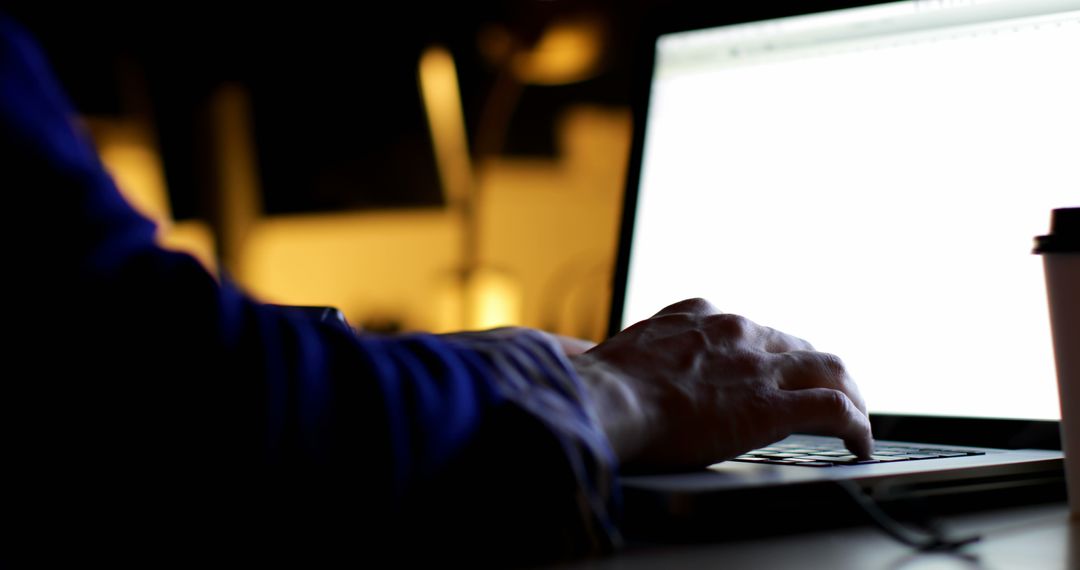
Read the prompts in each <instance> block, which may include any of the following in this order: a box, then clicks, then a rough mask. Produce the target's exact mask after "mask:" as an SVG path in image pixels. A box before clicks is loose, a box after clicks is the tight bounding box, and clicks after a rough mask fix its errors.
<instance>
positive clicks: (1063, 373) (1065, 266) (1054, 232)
mask: <svg viewBox="0 0 1080 570" xmlns="http://www.w3.org/2000/svg"><path fill="white" fill-rule="evenodd" d="M1035 253H1036V254H1039V255H1042V258H1043V270H1044V274H1045V276H1046V294H1047V300H1048V302H1049V307H1050V328H1051V332H1052V335H1053V338H1054V362H1055V364H1056V367H1057V382H1058V395H1059V397H1060V401H1061V445H1062V450H1063V451H1064V452H1065V478H1066V485H1067V487H1068V493H1069V510H1070V511H1071V513H1072V516H1073V518H1077V519H1080V208H1061V209H1057V210H1054V211H1053V214H1052V217H1051V221H1050V233H1049V234H1047V235H1044V236H1039V237H1037V238H1035Z"/></svg>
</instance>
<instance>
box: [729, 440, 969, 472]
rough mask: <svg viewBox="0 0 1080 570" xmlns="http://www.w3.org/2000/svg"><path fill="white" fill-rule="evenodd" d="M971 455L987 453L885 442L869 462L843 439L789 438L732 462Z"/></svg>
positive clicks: (829, 463) (825, 463) (826, 462)
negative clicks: (860, 456)
mask: <svg viewBox="0 0 1080 570" xmlns="http://www.w3.org/2000/svg"><path fill="white" fill-rule="evenodd" d="M969 455H985V453H984V452H982V451H970V450H966V449H945V448H940V447H932V448H928V447H917V446H913V445H905V444H898V443H887V442H883V443H881V444H875V445H874V451H873V452H872V454H871V456H870V457H871V458H870V459H863V460H860V459H858V458H857V457H855V456H854V455H853V454H852V453H851V452H850V451H848V450H847V448H846V447H844V443H843V442H842V441H840V440H835V441H827V442H822V441H821V440H819V439H814V440H807V441H799V440H798V439H797V438H788V439H785V440H783V441H782V442H778V443H774V444H773V445H770V446H768V447H762V448H761V449H755V450H753V451H750V452H747V453H745V454H743V455H740V456H738V457H736V458H734V459H732V461H743V462H748V463H770V464H777V465H799V466H801V467H833V466H836V465H870V464H873V463H892V462H894V461H921V460H923V459H942V458H950V457H967V456H969Z"/></svg>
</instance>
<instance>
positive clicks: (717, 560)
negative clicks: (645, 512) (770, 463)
mask: <svg viewBox="0 0 1080 570" xmlns="http://www.w3.org/2000/svg"><path fill="white" fill-rule="evenodd" d="M731 516H737V515H736V514H732V515H731ZM941 522H942V525H943V527H944V529H945V531H946V533H947V534H949V535H954V536H960V535H968V534H977V535H980V536H981V537H982V540H981V541H979V542H976V543H974V544H971V545H969V546H966V547H964V548H962V549H961V550H959V551H957V552H955V553H920V552H917V551H914V550H912V549H911V548H909V547H906V546H904V545H902V544H899V543H897V542H895V541H894V540H892V539H891V538H889V537H888V536H886V535H885V534H883V533H881V532H880V531H878V530H877V529H876V528H874V527H871V526H861V527H854V528H846V529H833V530H828V531H821V532H813V533H803V534H794V535H786V536H775V537H761V538H755V539H752V540H736V541H730V542H714V543H709V544H700V543H699V544H677V545H672V544H633V545H629V546H627V547H626V549H624V550H623V551H622V552H621V553H619V554H617V555H615V556H612V557H610V558H606V559H602V560H590V561H582V562H577V563H573V564H567V565H563V566H560V567H561V568H581V569H585V568H589V569H603V568H612V569H615V568H618V569H639V568H640V569H648V568H706V567H707V568H724V569H730V568H755V569H757V568H767V569H769V570H776V569H781V570H782V569H796V568H797V569H800V570H802V569H808V568H812V569H817V568H821V569H828V570H846V569H850V570H872V569H889V570H900V569H903V570H922V569H929V568H933V569H935V570H937V569H964V570H971V569H978V568H993V569H1013V568H1016V569H1024V570H1028V569H1037V570H1042V569H1048V570H1058V569H1062V570H1066V569H1067V570H1080V520H1071V521H1070V519H1069V511H1068V507H1067V506H1066V505H1065V504H1064V503H1053V504H1048V505H1039V506H1032V507H1021V508H1010V509H1001V510H994V511H987V512H982V513H975V514H966V515H962V516H952V517H943V518H942V520H941Z"/></svg>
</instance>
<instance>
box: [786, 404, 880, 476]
mask: <svg viewBox="0 0 1080 570" xmlns="http://www.w3.org/2000/svg"><path fill="white" fill-rule="evenodd" d="M782 393H783V394H784V399H783V402H784V404H783V405H785V406H786V410H787V414H786V417H785V422H786V425H785V426H784V428H786V430H790V433H797V432H802V433H813V434H817V435H831V436H834V437H839V438H840V439H843V440H844V445H846V446H847V448H848V449H849V450H851V452H852V453H854V454H855V455H857V456H859V457H860V458H864V459H865V458H868V457H870V453H871V451H872V450H873V447H874V436H873V433H872V430H871V428H870V418H869V417H867V416H866V414H864V413H863V412H862V411H861V410H859V409H858V408H857V407H855V404H854V403H853V402H852V401H851V399H850V398H848V397H847V395H846V394H844V393H843V392H841V391H839V390H833V389H830V388H807V389H805V390H785V391H782Z"/></svg>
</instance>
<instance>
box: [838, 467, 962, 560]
mask: <svg viewBox="0 0 1080 570" xmlns="http://www.w3.org/2000/svg"><path fill="white" fill-rule="evenodd" d="M836 484H837V485H839V486H840V488H841V489H843V490H844V491H845V492H846V493H847V494H848V495H850V496H851V499H852V500H853V501H855V504H856V505H858V506H859V508H861V509H862V510H863V512H865V513H866V514H867V516H869V517H870V520H871V521H873V522H874V524H875V525H877V527H878V528H879V529H881V530H882V531H883V532H884V533H885V534H887V535H889V536H891V537H892V538H894V539H896V540H897V541H898V542H900V543H902V544H905V545H907V546H910V547H912V548H914V549H916V550H919V551H920V552H953V551H955V550H957V549H960V548H962V547H964V546H967V545H969V544H972V543H974V542H978V541H980V540H982V537H981V536H979V535H972V536H969V537H965V538H959V539H953V538H948V537H946V536H944V535H942V534H941V532H940V531H938V530H937V529H933V528H921V527H915V526H912V525H910V524H909V525H905V524H903V523H901V522H900V521H898V520H896V519H894V518H893V517H892V516H890V515H889V514H888V513H886V512H885V511H884V510H883V509H882V508H881V507H880V506H879V505H878V504H877V502H876V501H874V500H873V499H872V498H870V497H869V496H868V495H867V494H866V493H864V492H863V490H862V489H861V488H860V487H859V486H858V485H856V484H855V483H854V482H853V481H844V480H838V481H836Z"/></svg>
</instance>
